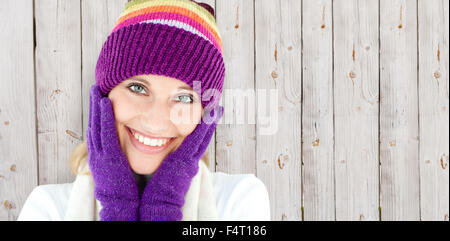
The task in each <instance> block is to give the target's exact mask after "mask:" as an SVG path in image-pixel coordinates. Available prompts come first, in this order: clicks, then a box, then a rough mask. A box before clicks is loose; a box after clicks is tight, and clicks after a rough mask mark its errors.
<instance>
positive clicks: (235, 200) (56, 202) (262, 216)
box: [17, 172, 270, 221]
mask: <svg viewBox="0 0 450 241" xmlns="http://www.w3.org/2000/svg"><path fill="white" fill-rule="evenodd" d="M77 178H78V177H77ZM210 179H211V180H210V182H211V184H212V189H213V190H214V191H213V193H214V194H213V195H211V196H213V197H214V198H215V200H214V202H215V203H216V208H217V215H218V219H217V220H219V221H270V204H269V195H268V192H267V189H266V187H265V185H264V183H263V182H262V181H261V180H260V179H259V178H257V177H256V176H255V175H254V174H226V173H223V172H210ZM76 182H80V181H79V180H78V181H77V180H75V181H74V182H73V183H65V184H48V185H41V186H37V187H35V188H34V189H33V191H32V192H31V194H30V195H29V196H28V198H27V200H26V202H25V204H24V206H23V208H22V210H21V212H20V214H19V217H18V219H17V220H18V221H27V220H44V221H60V220H67V219H69V220H74V219H73V218H72V217H66V214H67V211H68V209H69V207H68V206H73V204H69V199H72V200H71V203H73V197H71V194H72V196H75V195H74V193H73V192H72V189H73V187H74V184H75V186H76V187H75V189H80V187H83V186H80V184H76ZM75 191H76V192H77V194H76V196H80V195H81V196H82V195H85V196H86V194H79V192H80V191H81V192H83V190H74V192H75ZM90 192H92V191H90ZM88 193H89V191H88ZM87 195H89V194H87ZM88 200H89V199H88ZM93 201H94V202H95V201H96V200H95V199H93ZM197 202H198V201H197ZM98 204H99V202H98V201H97V205H98ZM78 205H79V206H80V204H78ZM88 205H91V206H95V204H93V203H90V204H88ZM80 207H81V206H80ZM70 209H72V210H71V212H73V209H74V208H73V207H71V208H70ZM100 209H101V207H100ZM69 212H70V211H69ZM98 212H99V210H97V214H96V215H97V219H98ZM183 215H185V210H183ZM67 216H73V214H67ZM76 219H78V220H80V219H81V220H83V219H84V218H80V217H78V218H76ZM97 219H96V218H94V220H97ZM89 220H91V219H90V218H89ZM183 220H184V218H183ZM188 220H189V219H188Z"/></svg>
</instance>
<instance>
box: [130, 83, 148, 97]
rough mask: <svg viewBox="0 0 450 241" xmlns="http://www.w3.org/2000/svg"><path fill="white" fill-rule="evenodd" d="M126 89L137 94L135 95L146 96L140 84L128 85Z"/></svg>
mask: <svg viewBox="0 0 450 241" xmlns="http://www.w3.org/2000/svg"><path fill="white" fill-rule="evenodd" d="M128 89H130V90H131V91H132V92H134V93H137V94H142V95H145V94H147V92H146V90H145V87H144V86H142V85H140V84H130V85H129V86H128Z"/></svg>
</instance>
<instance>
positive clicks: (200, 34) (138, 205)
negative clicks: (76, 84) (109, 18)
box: [19, 0, 270, 221]
mask: <svg viewBox="0 0 450 241" xmlns="http://www.w3.org/2000/svg"><path fill="white" fill-rule="evenodd" d="M205 6H207V5H205V4H201V5H199V4H197V3H196V2H195V1H190V0H136V1H132V2H130V3H128V4H127V6H126V9H125V11H124V12H123V13H122V14H121V15H120V18H119V20H118V21H117V23H116V27H115V28H114V29H113V31H112V33H111V35H110V36H109V37H108V39H107V40H106V42H105V44H104V45H103V48H102V50H101V52H100V55H99V58H98V61H97V65H96V71H95V81H96V83H95V84H94V85H93V86H92V87H91V92H90V96H89V101H90V102H89V122H88V128H87V132H86V139H87V140H86V142H84V143H82V144H80V145H79V146H78V147H77V148H76V149H75V150H74V152H73V153H72V155H71V158H70V161H71V166H72V168H73V171H74V172H75V173H76V174H77V177H76V180H75V182H74V183H73V184H70V185H59V186H58V185H56V186H52V185H44V186H39V187H37V188H36V189H35V190H34V191H33V192H32V194H30V196H29V198H28V199H27V202H26V204H25V205H24V207H23V209H22V212H21V215H20V216H19V220H36V219H37V220H40V219H46V220H48V219H51V220H60V219H64V220H102V221H109V220H127V221H137V220H140V221H161V220H174V221H180V220H269V219H270V210H269V199H268V192H267V190H266V188H265V186H264V184H263V183H262V182H261V181H260V180H259V179H258V178H256V177H255V176H254V175H253V174H239V175H231V174H225V173H212V172H210V171H209V169H208V167H207V165H205V164H207V163H208V161H207V160H206V158H205V152H206V148H207V147H208V145H209V143H210V141H211V138H212V136H213V133H214V131H215V129H216V125H217V123H218V122H219V120H220V119H221V117H222V115H223V113H224V109H223V107H221V106H219V104H218V103H219V100H220V98H221V95H222V86H223V82H224V79H225V64H224V61H223V56H222V52H223V50H222V43H221V39H220V34H219V33H218V28H217V25H216V23H215V18H214V11H213V9H212V8H211V7H209V6H208V7H206V8H205ZM130 36H132V37H130ZM167 43H170V44H167ZM206 93H208V94H206ZM211 93H212V94H211ZM202 95H203V96H202ZM202 158H203V160H204V161H203V162H202V161H201V160H202ZM143 176H145V177H147V178H141V177H143ZM42 199H47V200H46V201H44V202H43V203H45V204H47V205H49V206H46V207H45V208H43V209H42V208H41V209H39V208H37V205H36V203H42ZM93 199H94V200H95V201H94V202H93V201H92V200H93ZM94 204H95V205H94ZM55 209H56V211H55ZM49 217H50V218H49Z"/></svg>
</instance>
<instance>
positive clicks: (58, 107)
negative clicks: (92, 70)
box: [35, 0, 82, 185]
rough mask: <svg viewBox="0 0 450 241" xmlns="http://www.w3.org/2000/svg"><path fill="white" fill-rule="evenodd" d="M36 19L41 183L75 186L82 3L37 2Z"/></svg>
mask: <svg viewBox="0 0 450 241" xmlns="http://www.w3.org/2000/svg"><path fill="white" fill-rule="evenodd" d="M35 16H36V93H37V96H36V100H37V103H36V105H37V120H38V146H39V147H38V148H39V149H38V150H39V184H40V185H41V184H49V183H65V182H71V181H73V177H72V175H71V174H70V170H69V166H68V159H69V156H70V153H71V152H72V150H73V148H74V147H75V146H76V145H77V144H78V142H79V141H80V139H81V138H82V119H81V118H82V117H81V116H82V100H81V19H80V17H81V14H80V0H73V1H58V0H48V1H36V2H35Z"/></svg>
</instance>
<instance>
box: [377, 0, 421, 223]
mask: <svg viewBox="0 0 450 241" xmlns="http://www.w3.org/2000/svg"><path fill="white" fill-rule="evenodd" d="M416 7H417V6H416V1H407V0H381V1H380V44H381V45H380V47H381V51H380V68H381V69H380V72H381V73H380V77H381V78H380V97H381V99H380V162H381V168H380V171H381V173H380V183H381V197H380V205H381V219H382V220H419V219H420V204H419V200H420V197H419V151H418V150H419V126H418V123H419V120H418V118H419V113H418V96H417V14H416V13H417V8H416Z"/></svg>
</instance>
